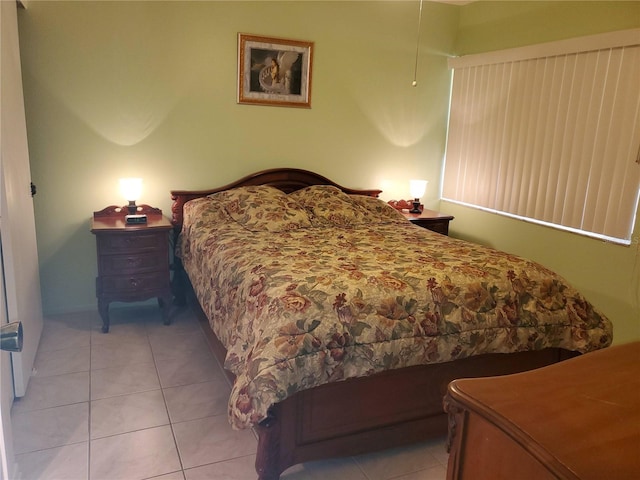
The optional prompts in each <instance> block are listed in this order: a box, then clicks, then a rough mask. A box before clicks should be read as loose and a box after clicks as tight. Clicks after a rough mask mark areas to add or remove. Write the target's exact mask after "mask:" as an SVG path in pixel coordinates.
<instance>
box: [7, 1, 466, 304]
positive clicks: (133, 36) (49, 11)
mask: <svg viewBox="0 0 640 480" xmlns="http://www.w3.org/2000/svg"><path fill="white" fill-rule="evenodd" d="M417 15H418V3H416V2H396V1H392V2H360V1H356V2H264V1H259V2H238V1H233V2H130V1H126V2H114V1H107V2H93V1H91V2H75V1H74V2H50V1H46V2H37V1H29V2H28V4H27V9H26V10H21V11H20V13H19V28H20V42H21V55H22V62H23V77H24V90H25V103H26V114H27V123H28V125H27V127H28V135H29V147H30V155H31V161H32V175H33V180H34V182H35V183H36V184H37V186H38V195H37V196H36V197H35V208H36V224H37V225H36V227H37V235H38V248H39V260H40V265H41V272H40V273H41V285H42V298H43V309H44V311H45V313H49V314H50V313H57V312H65V311H70V310H81V309H87V308H95V306H96V299H95V289H94V284H95V283H94V282H95V276H96V259H95V240H94V238H93V236H92V235H91V234H90V232H89V218H90V216H91V214H92V212H93V211H95V210H100V209H102V208H104V207H106V206H108V205H111V204H124V201H123V200H122V199H121V198H120V196H119V194H118V191H117V181H118V178H120V177H123V176H141V177H143V179H144V182H145V193H144V197H143V198H142V203H148V204H151V205H153V206H157V207H160V208H162V209H163V211H164V212H165V213H166V214H169V213H170V210H169V208H170V196H169V191H170V190H171V189H200V188H206V187H213V186H220V185H224V184H225V183H227V182H230V181H232V180H235V179H237V178H239V177H240V176H244V175H246V174H249V173H252V172H255V171H258V170H262V169H265V168H272V167H278V166H288V167H299V168H305V169H309V170H313V171H316V172H318V173H321V174H323V175H325V176H327V177H329V178H331V179H333V180H335V181H337V182H339V183H341V184H343V185H347V186H351V187H369V188H376V187H378V188H383V189H384V190H385V195H386V198H387V199H391V198H396V199H397V198H407V197H408V190H409V179H410V178H426V179H429V180H431V182H432V185H433V186H434V187H433V188H431V189H429V191H428V193H427V198H426V199H425V200H426V203H427V204H430V205H431V206H433V207H435V206H437V203H438V193H439V192H438V188H437V186H438V179H439V178H440V175H441V165H442V157H443V152H444V138H445V129H446V117H447V105H448V90H449V84H450V72H449V71H448V70H447V66H446V60H447V55H448V54H450V53H451V52H452V51H453V48H454V40H455V32H456V28H457V24H458V8H457V7H454V6H451V5H443V4H426V5H425V7H424V11H423V24H422V27H423V28H422V30H423V32H422V35H421V46H420V62H419V85H418V86H417V87H415V88H414V87H412V86H411V82H412V80H413V73H414V63H415V52H416V39H417V33H418V32H417ZM238 32H244V33H251V34H256V35H265V36H274V37H284V38H292V39H301V40H309V41H313V42H315V56H314V64H313V78H312V98H311V101H312V108H311V109H299V108H283V107H265V106H253V105H238V104H237V103H236V82H237V35H238Z"/></svg>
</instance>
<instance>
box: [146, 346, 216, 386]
mask: <svg viewBox="0 0 640 480" xmlns="http://www.w3.org/2000/svg"><path fill="white" fill-rule="evenodd" d="M154 357H155V361H156V366H157V367H158V375H159V377H160V383H161V385H162V388H169V387H177V386H181V385H191V384H194V383H202V382H210V381H215V380H221V379H222V378H223V374H222V372H221V371H220V368H219V367H218V363H217V362H216V360H215V359H214V358H213V355H211V353H209V352H200V353H197V354H195V353H190V352H183V353H181V354H179V355H176V354H174V355H169V356H167V355H157V354H155V353H154Z"/></svg>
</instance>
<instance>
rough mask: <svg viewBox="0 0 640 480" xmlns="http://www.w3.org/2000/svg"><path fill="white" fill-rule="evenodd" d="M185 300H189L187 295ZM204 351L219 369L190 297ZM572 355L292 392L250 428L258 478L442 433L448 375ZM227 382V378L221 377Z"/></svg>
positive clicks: (494, 359)
mask: <svg viewBox="0 0 640 480" xmlns="http://www.w3.org/2000/svg"><path fill="white" fill-rule="evenodd" d="M190 298H191V296H190ZM189 304H190V305H191V307H192V308H193V309H194V310H195V311H196V312H197V313H198V316H199V319H200V322H201V325H202V328H203V331H204V333H205V336H206V337H207V340H208V342H209V344H210V346H211V349H212V351H213V353H214V355H215V356H216V358H217V359H218V361H219V362H220V364H221V365H223V364H224V356H225V354H226V352H225V350H224V347H223V346H222V344H221V343H220V341H219V340H218V339H217V337H216V336H215V334H214V333H213V332H212V331H211V328H210V327H209V322H208V320H207V319H206V316H205V315H204V313H203V312H202V309H201V308H200V306H199V305H198V302H197V300H196V299H195V298H193V300H192V301H191V300H190V302H189ZM571 356H573V354H572V353H570V352H567V351H565V350H561V349H546V350H542V351H538V352H519V353H510V354H491V355H479V356H476V357H471V358H465V359H461V360H457V361H455V362H446V363H440V364H434V365H420V366H415V367H409V368H403V369H397V370H390V371H387V372H382V373H379V374H376V375H372V376H370V377H361V378H354V379H349V380H345V381H343V382H338V383H330V384H326V385H322V386H319V387H316V388H313V389H310V390H305V391H302V392H298V393H296V394H295V395H293V396H291V397H289V398H287V399H286V400H284V401H282V402H280V403H278V404H276V405H274V406H273V407H272V408H271V410H270V411H269V417H268V418H267V419H265V420H264V421H263V422H261V423H260V424H259V425H257V426H256V427H255V430H256V432H257V434H258V450H257V456H256V471H257V472H258V479H259V480H276V479H278V478H280V474H281V473H282V472H283V471H285V470H286V469H287V468H288V467H290V466H292V465H296V464H298V463H303V462H308V461H312V460H319V459H325V458H333V457H342V456H351V455H359V454H362V453H368V452H373V451H377V450H384V449H388V448H393V447H399V446H403V445H409V444H412V443H417V442H421V441H425V440H429V439H432V438H437V437H442V436H444V435H446V434H447V415H446V414H445V412H444V410H443V405H442V402H443V398H444V396H445V394H446V391H447V386H448V385H449V382H451V381H452V380H454V379H456V378H470V377H484V376H493V375H505V374H509V373H517V372H522V371H527V370H532V369H534V368H538V367H542V366H545V365H549V364H552V363H555V362H558V361H561V360H564V359H567V358H570V357H571ZM227 375H228V376H229V378H230V380H231V381H233V375H232V374H231V373H228V372H227Z"/></svg>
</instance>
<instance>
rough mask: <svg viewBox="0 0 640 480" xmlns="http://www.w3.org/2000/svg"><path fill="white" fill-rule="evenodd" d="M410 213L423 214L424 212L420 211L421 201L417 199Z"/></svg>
mask: <svg viewBox="0 0 640 480" xmlns="http://www.w3.org/2000/svg"><path fill="white" fill-rule="evenodd" d="M409 213H422V210H420V200H418V199H417V198H416V199H415V200H414V201H413V208H412V209H411V210H409Z"/></svg>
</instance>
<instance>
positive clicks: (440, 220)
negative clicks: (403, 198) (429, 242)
mask: <svg viewBox="0 0 640 480" xmlns="http://www.w3.org/2000/svg"><path fill="white" fill-rule="evenodd" d="M402 214H403V215H404V216H405V218H407V219H408V220H409V221H410V222H411V223H414V224H415V225H418V226H420V227H422V228H426V229H427V230H431V231H432V232H437V233H441V234H442V235H449V222H450V221H451V220H453V217H452V216H451V215H445V214H444V213H440V212H436V211H434V210H427V209H426V208H425V209H424V210H423V211H422V213H409V212H406V211H403V212H402Z"/></svg>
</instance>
